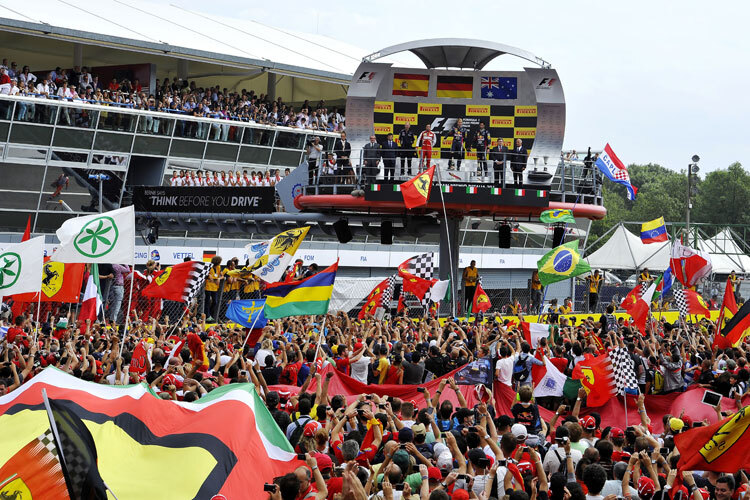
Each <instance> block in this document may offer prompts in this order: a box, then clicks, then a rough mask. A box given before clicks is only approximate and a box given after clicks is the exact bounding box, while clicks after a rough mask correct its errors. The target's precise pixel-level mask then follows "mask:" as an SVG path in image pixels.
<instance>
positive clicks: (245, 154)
mask: <svg viewBox="0 0 750 500" xmlns="http://www.w3.org/2000/svg"><path fill="white" fill-rule="evenodd" d="M248 131H249V129H248ZM248 131H246V132H245V135H247V132H248ZM270 157H271V150H270V149H269V148H254V147H251V146H243V147H242V149H241V150H240V157H239V159H238V161H239V162H240V163H260V164H262V165H267V164H268V159H269V158H270Z"/></svg>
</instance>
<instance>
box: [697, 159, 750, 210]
mask: <svg viewBox="0 0 750 500" xmlns="http://www.w3.org/2000/svg"><path fill="white" fill-rule="evenodd" d="M748 206H750V174H748V172H747V171H746V170H745V169H744V168H742V165H741V164H740V163H738V162H735V163H732V164H731V165H730V166H729V168H727V169H726V170H714V171H713V172H710V173H709V174H707V175H706V178H705V180H704V181H703V182H701V184H700V186H699V192H698V195H697V196H696V198H695V201H694V203H693V211H692V212H691V218H692V219H693V220H694V221H695V222H708V223H712V224H750V214H749V213H748V212H747V211H746V208H747V207H748Z"/></svg>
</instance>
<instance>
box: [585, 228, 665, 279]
mask: <svg viewBox="0 0 750 500" xmlns="http://www.w3.org/2000/svg"><path fill="white" fill-rule="evenodd" d="M669 256H670V243H669V241H665V242H663V243H662V242H660V243H649V244H645V243H643V242H642V241H641V239H640V238H639V237H638V236H636V235H634V234H633V233H631V232H630V231H628V230H627V229H625V226H624V225H623V224H620V225H618V226H617V228H616V229H615V230H614V231H613V232H612V235H611V236H610V237H609V239H608V240H607V241H606V242H605V243H604V244H603V245H602V246H601V247H599V249H598V250H596V251H595V252H593V253H592V254H591V255H589V256H587V257H585V258H584V260H585V261H586V262H588V263H589V265H590V266H591V267H592V268H602V269H628V270H636V269H643V268H644V267H647V268H649V269H653V270H656V271H663V270H665V269H666V268H667V267H669Z"/></svg>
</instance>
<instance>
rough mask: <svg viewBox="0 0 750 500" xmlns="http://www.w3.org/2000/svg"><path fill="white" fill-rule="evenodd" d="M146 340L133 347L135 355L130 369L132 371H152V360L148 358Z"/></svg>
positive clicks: (131, 360)
mask: <svg viewBox="0 0 750 500" xmlns="http://www.w3.org/2000/svg"><path fill="white" fill-rule="evenodd" d="M145 344H146V342H144V341H143V340H141V341H140V342H138V345H137V346H135V349H133V356H132V357H131V359H130V371H131V372H132V373H147V372H149V371H151V360H150V359H149V358H148V351H147V349H146V345H145Z"/></svg>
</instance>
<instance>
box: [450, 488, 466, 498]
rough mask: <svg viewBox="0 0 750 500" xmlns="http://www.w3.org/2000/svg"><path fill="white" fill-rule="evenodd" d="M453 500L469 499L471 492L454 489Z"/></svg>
mask: <svg viewBox="0 0 750 500" xmlns="http://www.w3.org/2000/svg"><path fill="white" fill-rule="evenodd" d="M451 498H452V499H453V500H469V492H468V491H466V490H453V496H452V497H451Z"/></svg>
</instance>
